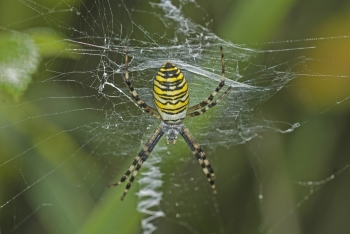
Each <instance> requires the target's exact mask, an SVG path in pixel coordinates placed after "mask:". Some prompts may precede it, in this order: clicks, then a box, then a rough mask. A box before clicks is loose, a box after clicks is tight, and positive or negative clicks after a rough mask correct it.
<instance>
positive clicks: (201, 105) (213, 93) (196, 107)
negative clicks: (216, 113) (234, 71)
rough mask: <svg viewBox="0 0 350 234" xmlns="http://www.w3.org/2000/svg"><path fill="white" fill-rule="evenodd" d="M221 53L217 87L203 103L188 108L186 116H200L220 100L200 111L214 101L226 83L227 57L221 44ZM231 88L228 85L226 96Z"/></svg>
mask: <svg viewBox="0 0 350 234" xmlns="http://www.w3.org/2000/svg"><path fill="white" fill-rule="evenodd" d="M220 54H221V80H220V83H219V85H218V87H216V89H215V90H214V91H213V92H212V93H211V94H210V96H209V97H208V99H206V100H204V101H202V102H201V103H199V104H197V105H194V106H192V107H190V108H188V113H187V115H186V118H189V117H194V116H198V115H200V114H203V113H204V112H205V111H206V110H208V109H210V108H211V107H213V106H215V105H216V103H218V101H217V102H216V103H215V104H213V105H211V106H210V107H209V108H208V109H206V110H205V111H204V112H203V111H202V110H204V109H202V110H200V111H198V109H200V108H203V107H205V106H207V105H209V104H210V103H211V102H212V101H213V99H214V97H215V96H216V94H218V92H219V91H220V90H221V88H222V87H223V86H224V85H225V58H224V52H223V49H222V46H220ZM230 89H231V87H228V89H227V90H226V91H225V92H224V96H225V95H226V94H227V93H228V92H229V91H230ZM222 97H223V96H222ZM222 97H220V98H219V99H221V98H222ZM196 111H197V114H193V115H192V113H193V112H196ZM201 112H203V113H201ZM198 113H200V114H198Z"/></svg>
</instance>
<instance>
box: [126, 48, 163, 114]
mask: <svg viewBox="0 0 350 234" xmlns="http://www.w3.org/2000/svg"><path fill="white" fill-rule="evenodd" d="M128 53H129V47H128V46H126V50H125V74H124V75H123V74H122V78H123V80H124V82H125V84H126V86H127V87H128V89H129V91H130V94H131V96H132V98H133V99H134V100H135V101H136V103H137V105H138V106H139V107H140V108H141V109H142V110H143V111H145V112H147V113H149V114H150V115H153V116H154V117H156V118H157V119H161V117H160V115H159V113H158V111H157V110H156V109H154V108H153V107H151V106H149V105H147V104H146V103H145V102H144V101H143V100H141V98H140V97H139V95H138V94H137V92H136V90H135V89H134V86H133V85H132V83H131V80H130V78H129V62H128V61H129V56H128Z"/></svg>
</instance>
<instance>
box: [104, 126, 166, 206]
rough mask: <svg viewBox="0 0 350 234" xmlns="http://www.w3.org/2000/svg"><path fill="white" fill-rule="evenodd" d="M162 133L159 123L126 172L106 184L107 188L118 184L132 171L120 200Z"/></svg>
mask: <svg viewBox="0 0 350 234" xmlns="http://www.w3.org/2000/svg"><path fill="white" fill-rule="evenodd" d="M163 134H164V132H163V126H162V125H159V126H158V127H157V129H156V131H155V132H154V133H153V135H152V136H151V137H150V138H149V140H148V141H147V143H146V145H144V146H143V147H142V150H141V151H140V152H139V154H138V155H137V156H136V158H135V159H134V161H133V163H132V164H131V166H130V167H129V169H128V170H127V171H126V173H125V174H124V175H123V176H122V178H121V179H120V180H119V182H117V183H115V184H111V185H109V186H108V187H109V188H111V187H115V186H118V185H120V184H121V183H123V182H124V181H125V180H126V179H127V178H128V177H129V175H130V174H131V172H132V176H131V177H130V179H129V182H128V183H127V185H126V187H125V191H124V193H123V195H122V197H121V200H123V199H124V197H125V195H126V194H127V193H128V191H129V189H130V187H131V185H132V184H133V182H134V180H135V178H136V176H137V173H138V171H139V170H140V168H141V166H142V164H143V163H144V162H145V161H146V160H147V158H148V156H149V155H150V154H151V152H152V150H153V149H154V147H155V146H156V145H157V143H158V141H159V140H160V138H161V137H162V136H163Z"/></svg>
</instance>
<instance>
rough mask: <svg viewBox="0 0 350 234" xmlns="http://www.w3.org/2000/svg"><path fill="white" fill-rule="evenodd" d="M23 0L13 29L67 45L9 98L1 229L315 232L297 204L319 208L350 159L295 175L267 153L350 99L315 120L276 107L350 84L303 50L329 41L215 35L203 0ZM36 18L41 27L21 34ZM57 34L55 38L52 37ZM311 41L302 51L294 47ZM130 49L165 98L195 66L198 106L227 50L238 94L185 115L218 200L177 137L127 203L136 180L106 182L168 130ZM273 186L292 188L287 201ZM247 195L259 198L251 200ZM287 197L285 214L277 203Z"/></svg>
mask: <svg viewBox="0 0 350 234" xmlns="http://www.w3.org/2000/svg"><path fill="white" fill-rule="evenodd" d="M18 3H19V4H20V5H22V6H26V7H27V8H28V9H31V11H32V13H31V14H32V15H30V16H26V17H25V18H24V19H22V20H20V21H18V22H17V23H14V24H8V25H5V26H4V27H2V31H3V32H6V33H10V34H15V35H19V36H23V37H26V36H28V35H30V36H32V38H34V40H35V41H36V42H38V41H39V43H38V45H39V48H40V49H42V50H44V49H43V47H45V46H47V44H48V46H57V43H58V46H57V52H56V53H54V54H52V55H50V56H48V55H47V56H46V57H45V56H44V58H43V61H42V64H44V66H45V67H44V68H40V69H41V70H40V69H39V72H38V75H36V77H35V80H34V82H33V83H32V84H31V85H30V86H29V88H28V90H27V91H26V95H25V96H24V97H23V98H22V99H21V101H20V102H19V103H12V101H11V100H10V99H9V98H8V97H7V96H5V95H4V94H1V98H2V99H3V100H4V101H3V102H2V103H1V106H0V108H1V122H0V134H1V142H2V144H4V145H9V146H7V147H6V149H7V151H6V152H5V153H3V154H2V155H1V157H0V160H1V161H0V173H1V177H2V178H5V177H6V179H1V188H2V189H1V190H2V193H1V194H0V202H1V203H0V233H23V232H25V230H30V231H29V232H28V231H27V233H34V232H36V233H38V232H42V233H79V232H80V233H90V232H91V233H94V232H96V230H99V231H100V232H103V231H104V232H105V233H111V232H113V231H111V230H117V231H118V233H140V232H142V233H165V232H166V233H178V232H180V231H182V232H184V233H232V232H233V231H236V232H240V231H241V232H242V233H257V232H259V233H280V232H281V231H282V232H283V233H303V231H302V229H303V228H301V225H302V224H300V221H298V218H300V217H299V216H298V212H297V209H299V208H300V207H305V206H304V204H306V206H307V207H308V206H311V205H312V204H310V203H312V202H311V201H310V198H312V197H314V196H313V195H314V194H317V193H316V192H317V191H319V190H322V189H323V188H324V187H327V186H325V185H326V184H328V182H329V181H331V180H334V179H335V178H342V176H339V177H338V175H339V174H341V173H343V172H344V171H346V169H347V168H348V160H343V161H341V160H340V162H338V164H336V165H333V164H332V165H330V166H329V168H328V173H325V172H324V171H322V172H319V173H318V174H317V173H315V174H312V175H311V176H310V177H302V176H299V175H298V174H297V173H295V174H293V173H291V174H292V175H291V176H290V177H291V178H290V177H289V175H286V174H287V173H286V172H285V171H286V170H284V169H283V167H278V166H274V163H273V162H274V160H281V156H280V157H277V156H274V157H270V156H266V154H268V153H271V154H273V155H283V152H281V151H278V150H276V151H268V150H266V147H268V146H271V145H273V143H271V142H270V141H273V140H275V141H277V142H279V141H283V139H289V135H293V134H297V132H299V134H301V133H300V131H302V129H306V128H308V125H311V126H314V125H313V124H315V123H317V121H318V120H317V116H321V115H324V113H327V112H329V110H332V109H334V108H335V106H337V105H341V104H343V105H345V104H346V101H347V99H348V98H349V97H350V94H349V92H346V94H344V95H343V94H339V96H336V98H337V102H336V103H335V102H333V101H332V102H329V103H328V104H326V106H325V107H321V108H320V110H318V112H317V114H315V116H316V117H314V116H313V117H310V118H309V119H306V120H305V119H298V118H296V119H292V118H288V115H287V116H286V115H281V116H282V117H281V118H279V119H275V118H272V119H269V118H268V117H267V116H266V114H264V113H265V111H264V107H266V106H267V107H266V108H267V109H268V108H269V105H267V104H266V103H267V102H268V101H269V100H271V99H273V98H274V97H276V96H277V97H276V98H278V97H279V94H280V93H281V92H287V91H288V90H290V89H293V87H299V86H301V85H304V84H309V83H311V84H312V85H315V84H316V85H315V86H317V84H320V83H321V82H322V80H325V79H347V78H348V76H347V74H346V73H344V74H342V73H341V72H339V73H333V74H328V73H326V72H324V71H322V69H321V68H322V66H324V65H325V64H330V63H334V64H335V66H336V65H337V63H335V62H333V61H327V60H321V59H314V58H311V57H307V56H304V55H303V54H306V53H307V52H308V51H310V50H311V51H314V50H317V49H318V48H316V46H315V45H314V44H313V43H314V40H302V41H297V40H295V41H293V42H279V43H270V44H269V45H270V46H271V47H274V46H275V45H277V46H275V47H274V48H275V49H269V50H265V49H257V47H259V46H261V47H262V45H261V44H260V45H258V46H253V45H252V46H247V45H237V44H233V43H231V42H229V41H227V40H223V39H222V38H220V37H218V36H217V35H216V34H215V33H213V32H212V31H211V30H210V29H209V28H210V27H211V24H212V22H211V21H210V19H209V16H208V15H207V13H206V11H205V10H204V9H203V8H202V7H201V6H200V5H199V4H198V3H196V2H194V1H186V0H182V1H178V2H172V1H167V0H162V1H160V2H157V1H150V2H143V1H142V2H136V3H131V2H116V1H109V0H93V1H55V2H54V3H51V2H47V3H44V2H43V1H30V0H19V1H18ZM193 9H196V10H197V11H199V12H201V13H200V14H202V15H203V19H202V20H198V21H199V22H197V21H194V20H192V19H191V18H190V14H185V12H186V11H190V10H193ZM145 18H147V22H143V21H144V19H145ZM26 24H28V25H31V27H32V28H31V29H26V30H25V31H22V32H21V33H19V32H18V31H13V30H17V27H21V26H23V27H26V26H25V25H26ZM33 25H34V26H33ZM48 34H50V35H55V37H54V40H51V41H49V42H48V41H45V39H46V38H47V35H48ZM346 38H347V37H343V39H346ZM337 39H339V38H336V37H334V38H318V39H317V40H318V41H326V42H327V43H328V42H331V43H336V42H334V41H335V40H337ZM14 40H15V39H14ZM298 42H303V43H300V44H302V46H299V44H298V46H294V45H295V44H297V43H298ZM126 44H129V56H130V62H129V72H130V76H131V79H132V82H133V85H134V87H135V88H136V90H137V92H138V94H139V96H140V97H141V98H142V99H143V100H144V101H145V102H146V103H148V104H150V105H151V106H154V104H153V101H152V79H153V77H154V75H155V74H156V72H157V70H158V69H159V67H160V66H161V64H163V63H164V62H166V61H171V62H173V63H175V64H176V65H177V66H178V67H179V68H180V69H181V70H182V72H183V73H184V75H185V77H186V79H187V81H188V83H189V89H190V97H191V99H190V105H194V104H197V103H199V102H200V101H202V100H204V99H206V98H207V97H208V96H209V94H210V93H211V92H212V91H213V90H214V89H215V88H216V87H217V85H218V83H219V81H220V78H221V60H220V52H219V46H223V48H224V53H225V67H226V73H225V76H226V85H227V86H232V90H231V92H229V93H228V95H227V96H225V98H224V99H223V100H222V101H221V102H220V103H219V104H218V105H217V106H216V107H215V108H214V109H211V110H209V111H208V112H207V113H206V114H204V115H202V116H199V117H196V118H193V119H189V120H186V121H185V125H186V126H187V127H188V128H189V129H190V131H191V132H192V134H193V135H194V136H195V137H196V140H197V141H198V142H199V143H200V144H201V145H202V146H203V148H204V150H205V151H206V154H207V155H208V158H209V160H210V162H211V164H212V165H213V167H214V170H216V175H217V178H216V183H217V190H218V193H219V194H218V195H217V196H213V195H212V193H211V189H210V186H209V185H208V182H207V181H206V179H205V176H204V174H203V172H202V170H201V168H200V166H199V165H198V162H196V161H195V160H194V158H193V156H191V152H190V150H189V149H188V147H187V146H186V145H185V143H184V141H183V140H181V139H180V140H179V141H178V143H177V144H176V146H173V145H169V146H167V145H166V144H165V140H164V139H163V140H161V141H160V142H159V143H158V145H157V146H156V148H155V150H154V152H152V154H151V156H150V157H149V159H148V160H147V161H146V163H145V164H144V165H143V167H142V169H141V171H140V173H139V175H138V180H137V183H134V184H133V186H132V187H131V189H130V191H129V194H128V195H127V196H126V198H125V201H124V202H123V203H120V201H119V197H120V196H121V194H122V192H123V190H124V186H125V185H124V184H123V185H122V186H120V187H117V188H114V189H107V188H106V185H108V184H111V183H115V182H116V181H118V180H119V179H120V177H121V176H122V175H123V173H124V172H125V171H126V169H127V168H128V167H129V165H130V164H131V163H132V160H133V158H134V157H135V156H136V154H137V153H138V151H139V150H140V149H141V147H142V146H143V145H144V144H145V142H146V141H147V139H148V137H149V136H150V135H151V134H152V132H153V131H154V129H155V128H156V126H157V125H158V124H159V121H157V120H155V119H154V118H153V117H151V116H149V115H147V114H146V113H143V112H142V111H141V110H140V109H139V108H138V106H137V104H136V103H135V101H133V100H132V99H131V97H130V95H129V93H128V90H127V88H126V86H125V84H124V83H123V81H122V79H121V74H122V73H123V72H124V71H125V61H124V56H125V45H126ZM278 47H280V48H278ZM55 48H56V47H55ZM42 54H43V52H42ZM286 54H288V56H285V55H286ZM295 55H297V56H295ZM285 57H288V59H287V60H286V59H285ZM282 58H284V59H282ZM315 64H316V65H315ZM305 77H312V79H310V80H308V79H304V78H305ZM223 89H224V90H225V87H224V88H223ZM306 95H307V94H306ZM281 108H282V107H281ZM289 108H290V109H287V113H288V111H290V110H292V108H291V107H289ZM282 109H283V108H282ZM284 110H286V109H284ZM310 123H311V124H310ZM322 126H323V125H322ZM300 129H301V130H300ZM327 129H328V130H329V129H330V128H327V127H325V132H327ZM295 130H298V131H295ZM292 132H293V134H285V133H292ZM281 138H282V140H281ZM325 141H326V140H325ZM325 148H327V147H325ZM244 151H249V153H250V156H249V157H248V159H246V160H249V161H250V162H249V163H248V164H249V168H250V169H247V167H248V166H246V165H245V164H244V162H243V156H242V155H244ZM309 153H310V155H315V152H312V151H311V152H309ZM310 157H311V156H310ZM290 160H291V159H290ZM315 160H317V161H321V163H320V165H319V166H317V168H320V169H321V168H323V167H326V165H327V159H326V158H318V159H315ZM302 165H306V163H304V164H302ZM334 168H337V170H335V171H332V170H333V169H334ZM246 171H250V173H247V172H246ZM325 171H327V170H325ZM344 174H345V173H344ZM309 178H314V180H310V179H309ZM246 180H254V182H246ZM336 181H338V182H339V183H340V182H341V179H339V180H336ZM238 183H242V184H244V183H247V186H245V185H238ZM13 184H15V185H13ZM272 184H275V185H276V187H277V190H278V189H280V190H283V192H282V193H281V194H282V195H281V197H282V198H283V199H281V201H276V203H275V205H271V204H273V203H274V202H273V201H271V200H272V199H273V197H274V196H273V195H271V194H272V193H273V192H272V191H274V189H272V186H273V185H272ZM294 186H295V187H297V188H294ZM3 188H5V189H3ZM233 189H236V191H234V190H233ZM237 189H239V191H237ZM293 189H295V191H297V192H295V193H297V194H296V195H295V198H294V197H293V192H291V191H292V190H293ZM245 190H246V191H245ZM240 192H242V194H249V195H247V197H246V198H243V197H242V196H240V195H239V194H240ZM327 192H328V193H331V189H327ZM135 193H136V195H137V196H135ZM220 194H221V195H220ZM332 194H335V193H332ZM339 194H341V195H344V194H345V192H343V193H341V192H339ZM232 200H235V201H234V202H233V201H232ZM227 201H230V202H229V203H227ZM238 203H242V206H240V204H238ZM269 204H270V205H269ZM277 204H278V205H280V204H283V205H281V206H282V208H281V209H277V208H275V206H277ZM344 204H345V203H344ZM346 204H348V203H346ZM316 207H317V208H320V207H319V206H316ZM304 209H305V210H307V209H306V208H304ZM259 212H260V213H259ZM269 212H271V213H272V214H269ZM252 214H254V215H252ZM259 216H263V217H262V218H261V217H260V218H259ZM250 217H252V218H251V219H252V220H249V219H250ZM232 220H234V221H232ZM248 220H249V221H248ZM240 221H242V224H240ZM231 222H233V223H234V224H235V227H232V226H231V225H230V223H231ZM140 230H141V231H140ZM286 230H288V231H286ZM315 230H319V229H317V228H315V229H314V230H313V231H315ZM347 230H348V229H347ZM308 233H313V232H308ZM314 233H320V232H316V231H315V232H314Z"/></svg>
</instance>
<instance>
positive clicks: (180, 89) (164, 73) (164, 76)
mask: <svg viewBox="0 0 350 234" xmlns="http://www.w3.org/2000/svg"><path fill="white" fill-rule="evenodd" d="M153 98H154V102H155V104H156V107H157V110H158V112H159V114H160V115H161V116H162V118H163V120H164V121H168V122H172V123H177V122H180V121H181V120H183V119H184V118H185V116H186V112H187V108H188V103H189V96H188V84H187V82H186V78H185V76H184V75H183V74H182V72H181V71H180V69H178V68H177V67H176V66H175V65H174V64H172V63H169V62H166V63H164V64H163V66H162V67H161V68H160V69H159V71H158V74H157V75H156V77H155V78H154V80H153Z"/></svg>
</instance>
